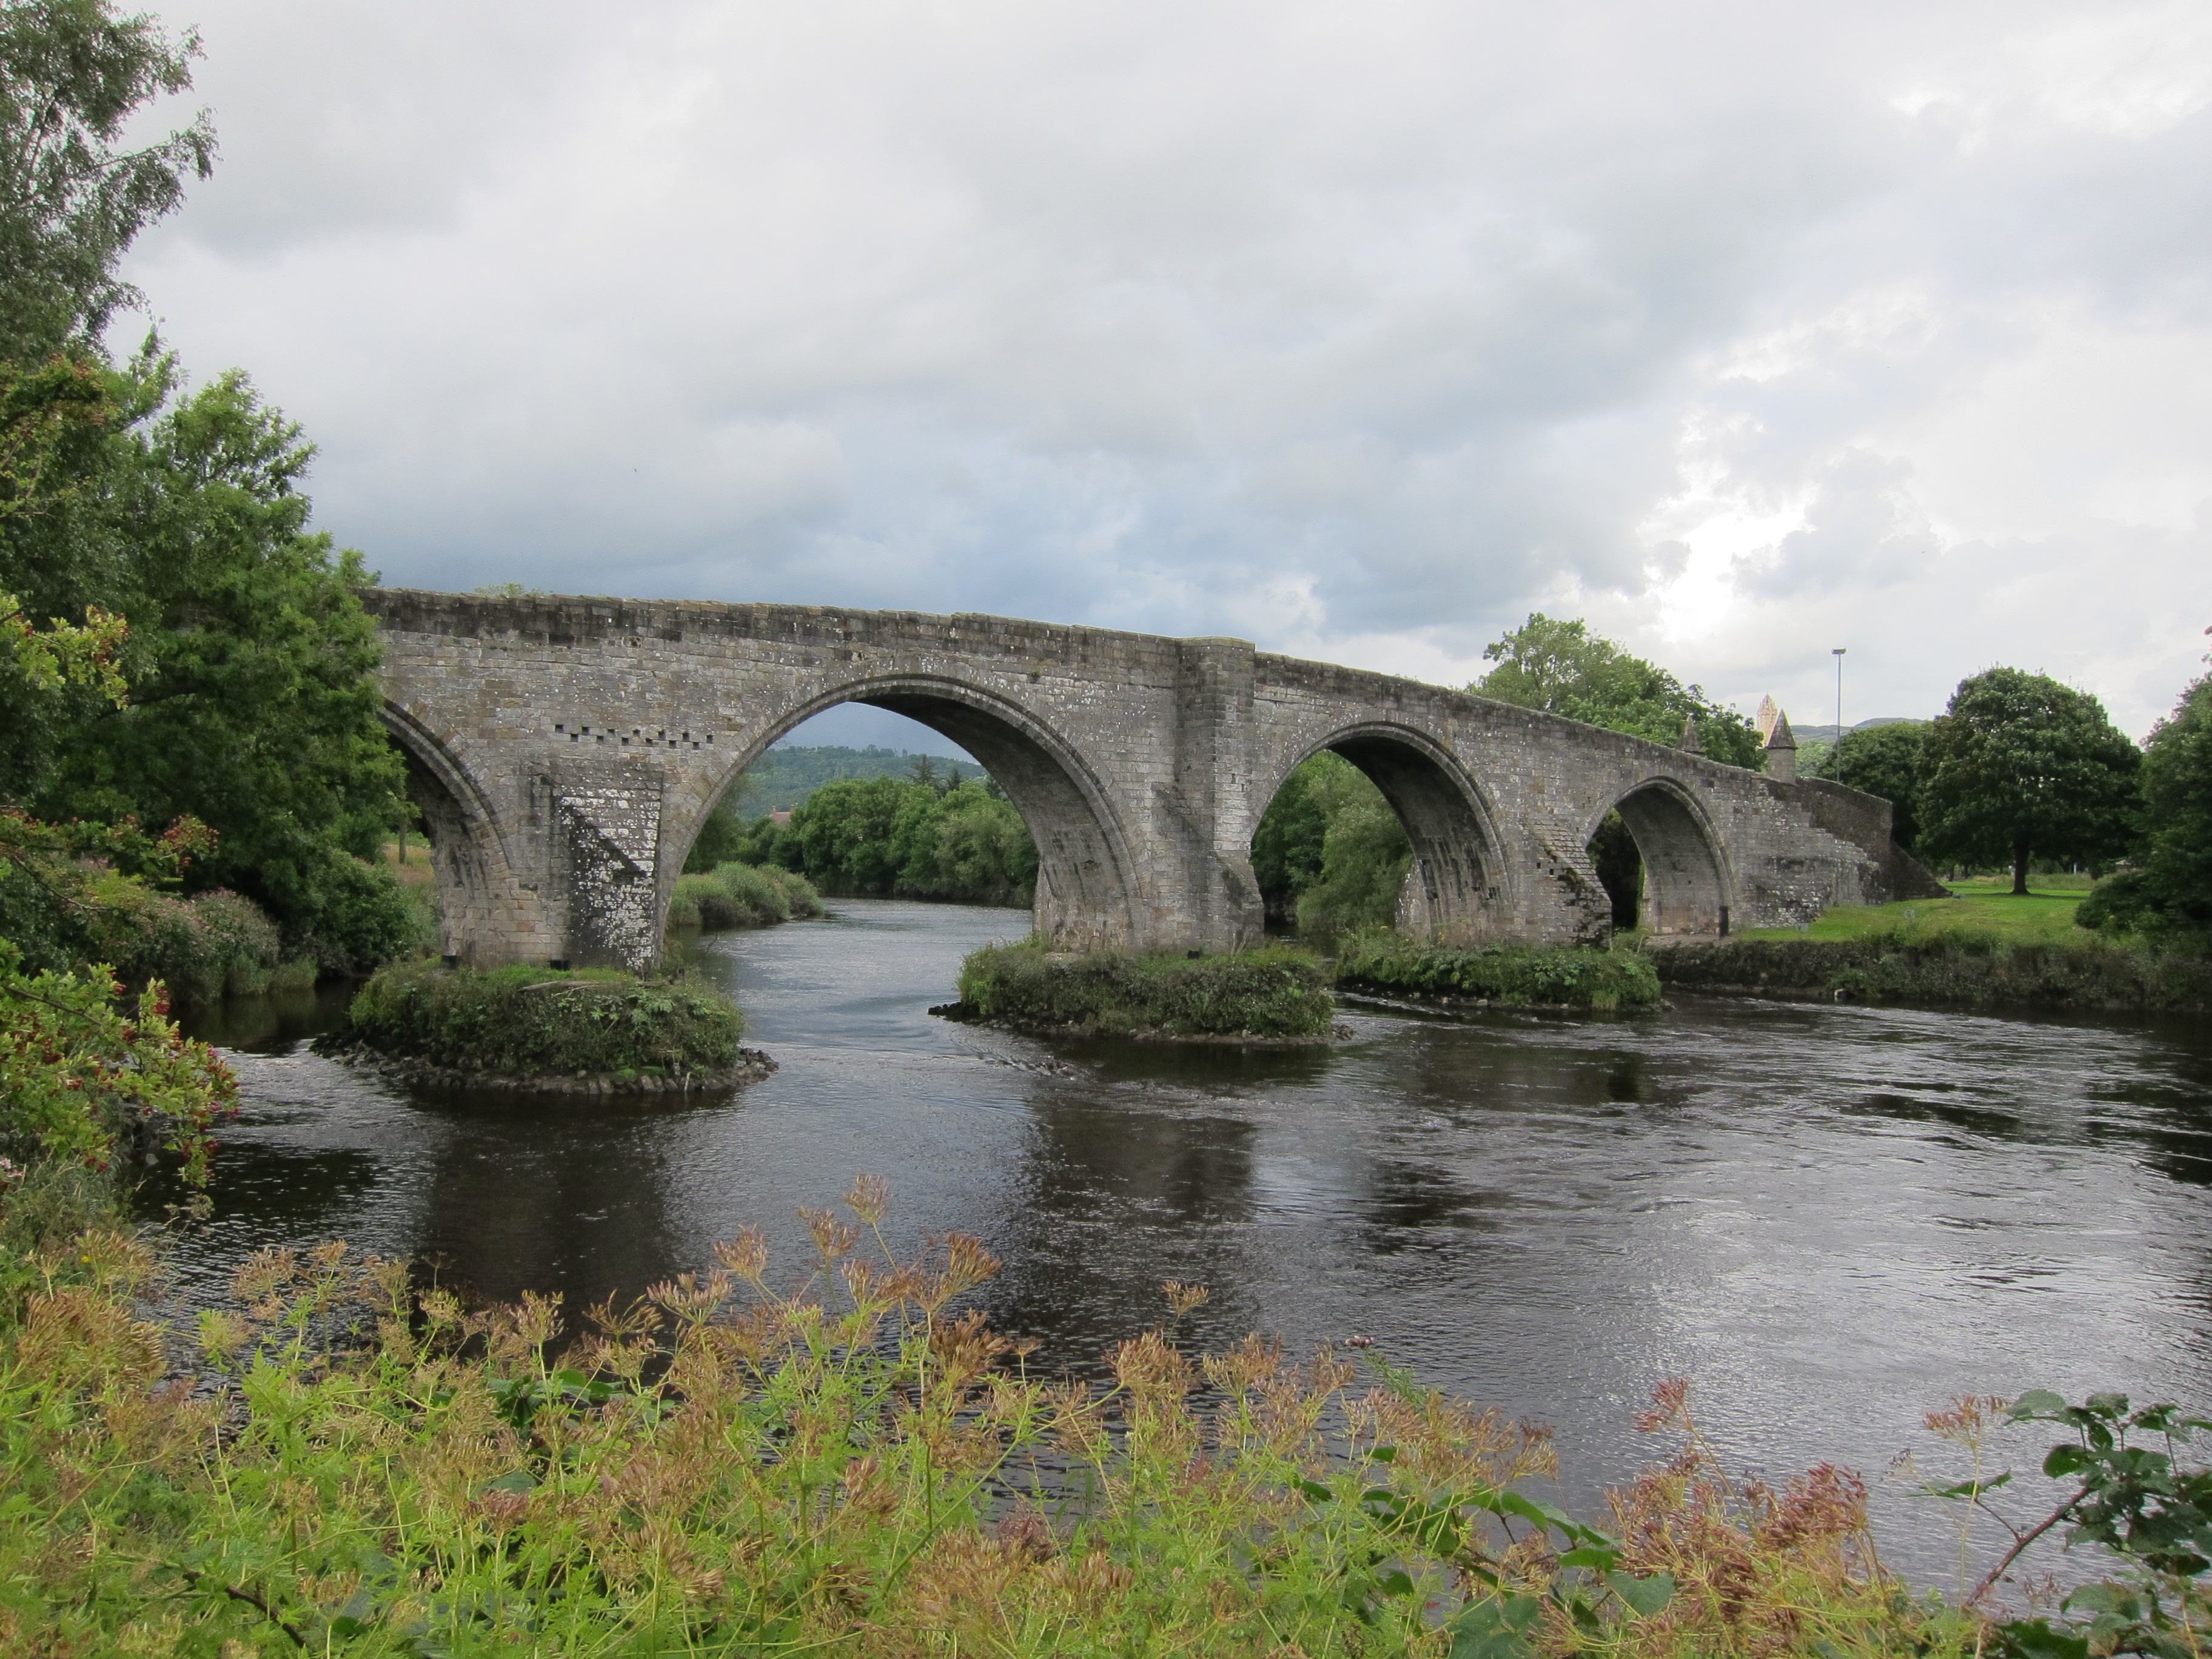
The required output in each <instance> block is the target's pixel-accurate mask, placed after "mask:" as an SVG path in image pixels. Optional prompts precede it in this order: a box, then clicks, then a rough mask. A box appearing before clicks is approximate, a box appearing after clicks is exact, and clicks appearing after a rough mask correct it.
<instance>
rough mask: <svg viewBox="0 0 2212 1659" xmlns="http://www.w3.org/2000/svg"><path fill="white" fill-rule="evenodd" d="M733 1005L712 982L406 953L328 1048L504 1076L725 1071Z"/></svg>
mask: <svg viewBox="0 0 2212 1659" xmlns="http://www.w3.org/2000/svg"><path fill="white" fill-rule="evenodd" d="M743 1035H744V1015H743V1014H742V1013H740V1012H738V1006H737V1004H735V1003H734V1002H732V1001H731V1000H729V999H728V998H727V997H726V996H724V995H722V994H720V992H718V991H714V990H711V989H709V988H708V987H705V986H702V985H697V984H693V983H690V982H688V981H668V980H641V979H639V978H637V977H636V976H635V975H631V974H626V973H623V972H620V971H618V970H617V969H611V968H589V969H577V970H574V971H573V972H564V971H558V970H556V969H547V968H532V967H525V966H518V967H511V968H494V969H467V968H447V967H444V966H442V965H441V964H440V963H437V962H435V961H417V962H410V963H398V964H395V965H394V966H392V967H390V968H386V969H384V970H383V971H382V972H380V973H379V974H377V975H375V977H374V978H373V979H371V980H370V981H368V984H366V985H364V986H362V988H361V990H360V992H359V993H358V994H356V996H355V998H354V1000H353V1006H352V1008H351V1010H350V1011H349V1013H348V1015H347V1018H346V1024H345V1025H344V1026H343V1027H342V1028H341V1029H340V1030H337V1031H336V1032H334V1033H332V1034H331V1038H330V1039H329V1042H330V1044H331V1046H332V1047H343V1046H346V1045H349V1044H360V1045H362V1046H365V1047H366V1048H369V1049H371V1050H373V1051H374V1052H375V1053H377V1054H383V1055H386V1056H392V1057H396V1058H400V1059H405V1060H416V1061H421V1062H424V1063H426V1064H428V1065H429V1066H438V1067H443V1068H447V1069H449V1070H452V1071H455V1072H461V1073H471V1074H475V1073H483V1074H489V1075H494V1076H500V1077H507V1078H525V1079H527V1078H544V1077H560V1076H566V1077H571V1078H573V1077H576V1076H579V1075H580V1076H584V1077H588V1078H613V1079H667V1078H679V1079H680V1078H685V1077H691V1076H697V1077H701V1078H707V1079H712V1078H716V1077H720V1076H724V1075H726V1074H728V1073H730V1072H731V1070H732V1067H733V1066H736V1065H737V1064H738V1060H739V1057H740V1056H739V1052H738V1038H739V1037H740V1036H743Z"/></svg>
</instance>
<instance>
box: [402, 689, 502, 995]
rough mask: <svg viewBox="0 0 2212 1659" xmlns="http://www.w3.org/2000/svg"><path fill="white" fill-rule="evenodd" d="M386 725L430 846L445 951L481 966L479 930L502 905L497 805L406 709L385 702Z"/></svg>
mask: <svg viewBox="0 0 2212 1659" xmlns="http://www.w3.org/2000/svg"><path fill="white" fill-rule="evenodd" d="M384 726H385V730H386V732H389V733H390V735H391V737H392V746H393V747H394V748H396V749H398V751H399V757H400V763H401V764H402V766H403V767H404V769H405V772H406V795H407V801H408V804H409V805H411V806H412V807H414V809H415V811H416V814H417V816H418V817H420V819H421V821H422V835H423V838H424V840H426V841H427V842H429V845H430V862H431V868H432V870H433V871H434V872H435V876H436V879H437V885H438V933H439V940H438V948H439V950H440V951H441V952H442V953H443V954H444V955H445V956H447V957H450V958H453V959H454V960H458V961H464V962H469V963H475V962H477V960H478V958H479V957H480V956H482V955H483V952H481V951H479V950H478V948H477V947H478V943H479V940H478V937H477V936H478V933H480V932H481V931H482V924H483V922H484V921H486V920H487V919H488V918H489V916H490V915H491V914H492V911H493V909H494V908H495V904H494V892H495V885H494V881H493V873H492V872H493V865H494V863H495V861H497V860H498V858H499V852H498V845H497V841H498V837H497V832H496V829H495V825H494V824H493V823H492V820H491V812H490V808H489V805H488V804H487V803H486V802H485V801H484V799H483V796H482V793H481V792H480V791H479V790H478V789H477V787H476V785H475V784H474V782H473V781H471V779H470V777H469V775H468V774H467V773H466V772H465V770H464V769H462V768H461V766H460V765H459V763H458V762H456V761H455V760H454V759H453V757H452V756H451V755H450V754H448V753H447V750H446V747H445V745H444V744H441V743H440V742H439V741H438V739H437V738H436V737H435V736H434V735H433V734H432V733H431V732H429V731H428V729H427V728H426V727H424V726H422V724H421V723H420V722H419V721H417V720H415V719H414V718H413V717H412V716H410V714H407V712H406V711H405V710H404V709H402V708H398V707H397V706H396V705H392V704H386V707H385V709H384ZM485 960H487V961H489V957H485Z"/></svg>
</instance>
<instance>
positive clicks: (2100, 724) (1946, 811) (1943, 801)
mask: <svg viewBox="0 0 2212 1659" xmlns="http://www.w3.org/2000/svg"><path fill="white" fill-rule="evenodd" d="M1924 741H1925V745H1926V746H1925V749H1924V750H1923V765H1922V769H1921V773H1920V776H1921V788H1922V793H1921V799H1920V833H1919V840H1920V842H1921V843H1922V845H1923V847H1924V848H1926V849H1927V850H1929V852H1930V853H1932V854H1934V855H1935V856H1936V857H1938V858H1948V859H1955V860H1960V862H1963V863H1968V864H2002V863H2009V864H2010V865H2011V866H2012V890H2013V891H2014V892H2015V893H2019V894H2025V893H2026V892H2027V866H2028V862H2029V860H2031V859H2033V858H2038V857H2041V858H2046V859H2081V860H2088V861H2092V862H2093V861H2096V860H2103V859H2107V858H2112V857H2115V856H2117V855H2118V854H2120V853H2121V852H2123V851H2124V849H2125V848H2126V847H2127V845H2128V842H2129V840H2130V836H2132V834H2133V831H2134V827H2135V820H2136V799H2137V787H2136V781H2137V780H2136V775H2137V773H2138V772H2139V770H2140V769H2141V767H2142V752H2141V751H2140V750H2137V749H2136V746H2135V744H2132V743H2130V742H2129V741H2128V739H2127V738H2126V736H2125V735H2124V733H2122V732H2119V731H2118V730H2117V729H2115V728H2114V726H2113V725H2112V721H2111V720H2107V719H2106V716H2105V709H2104V705H2103V704H2101V703H2100V702H2098V701H2097V700H2096V698H2094V697H2093V696H2089V695H2088V694H2087V692H2083V691H2076V690H2074V689H2073V688H2072V687H2070V686H2066V685H2062V684H2059V683H2058V682H2057V680H2054V679H2051V678H2048V677H2047V676H2045V675H2042V674H2027V673H2023V672H2021V671H2020V670H2019V669H2016V668H1991V669H1989V670H1986V671H1984V672H1982V673H1979V674H1976V675H1974V676H1972V678H1967V679H1965V680H1961V681H1960V683H1959V689H1958V690H1957V691H1955V692H1954V693H1953V694H1952V697H1951V702H1950V706H1949V708H1948V709H1947V710H1946V711H1945V712H1944V713H1943V714H1942V715H1940V716H1938V717H1937V719H1936V721H1935V723H1934V724H1933V725H1932V726H1929V728H1928V732H1927V735H1926V738H1925V739H1924Z"/></svg>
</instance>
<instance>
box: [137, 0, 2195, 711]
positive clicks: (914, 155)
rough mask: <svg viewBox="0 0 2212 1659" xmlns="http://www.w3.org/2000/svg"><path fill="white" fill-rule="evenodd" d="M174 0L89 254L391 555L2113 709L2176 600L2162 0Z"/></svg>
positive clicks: (1734, 688) (632, 582) (2186, 170)
mask: <svg viewBox="0 0 2212 1659" xmlns="http://www.w3.org/2000/svg"><path fill="white" fill-rule="evenodd" d="M164 15H165V16H166V18H167V21H169V23H170V24H171V25H172V26H173V27H182V26H185V25H188V24H197V26H198V27H200V29H201V31H202V33H203V34H204V40H205V46H206V58H205V60H204V63H203V64H201V65H200V67H199V70H198V85H197V89H196V91H195V92H194V93H193V94H191V95H190V96H189V97H188V98H187V99H186V100H184V103H183V105H182V106H180V107H179V109H177V110H174V111H172V112H171V114H172V118H173V117H174V116H175V115H177V114H180V113H182V112H185V111H187V110H188V109H189V108H191V107H195V106H200V105H204V106H208V107H210V109H211V110H212V111H213V112H214V116H215V120H216V126H217V129H218V131H219V133H220V136H221V139H222V161H221V164H220V166H219V167H218V170H217V173H216V177H215V179H213V180H211V181H210V182H209V183H207V184H204V185H200V186H198V187H197V189H196V190H195V191H194V192H193V194H192V196H191V200H190V202H189V204H188V205H187V206H186V207H185V210H183V211H182V212H181V213H180V214H179V215H178V216H176V217H175V218H173V220H171V221H169V222H167V223H166V224H165V225H163V226H162V227H161V228H159V229H157V230H156V231H155V232H154V233H153V234H149V236H148V237H146V238H145V239H144V240H143V242H142V243H141V245H140V246H139V249H138V250H137V253H136V254H135V255H134V257H133V261H132V270H131V274H132V276H133V277H134V278H135V280H137V282H138V283H140V284H141V285H142V286H143V288H144V289H145V290H146V292H147V294H148V295H149V301H150V306H151V309H152V311H153V313H155V315H156V316H157V317H158V318H159V319H160V322H161V329H162V331H163V332H164V334H165V335H166V336H167V338H168V340H169V341H170V342H171V343H172V344H173V345H174V346H175V347H176V348H177V349H179V351H180V352H181V353H182V354H183V356H184V357H185V362H186V365H187V367H188V368H189V369H190V370H191V372H192V373H193V374H197V375H201V376H205V375H208V374H213V373H215V372H216V371H218V370H220V369H222V368H227V367H229V366H232V365H238V366H241V367H243V368H246V369H247V370H248V371H249V372H250V373H251V374H252V375H253V377H254V378H255V380H257V382H258V384H259V385H260V386H261V387H262V388H263V389H264V392H266V393H267V394H268V395H269V397H270V398H271V399H273V400H274V401H275V402H276V403H278V404H281V405H282V406H283V408H284V409H285V410H287V411H288V412H289V413H290V414H291V415H292V416H295V418H297V419H299V420H300V421H301V422H304V423H305V425H306V427H307V432H308V435H309V436H310V437H311V438H313V440H314V441H316V442H317V443H318V444H319V446H320V447H321V458H320V459H319V462H318V464H317V466H316V469H315V471H314V474H313V490H314V494H315V497H316V502H317V517H318V521H319V524H321V525H322V526H324V527H325V528H327V529H329V530H331V531H332V532H335V533H336V534H337V537H338V538H339V539H340V540H341V541H342V542H343V543H345V544H350V545H354V546H358V547H360V548H362V550H364V551H365V552H366V553H367V554H368V558H369V561H370V562H371V564H372V565H374V566H375V567H377V568H380V569H381V570H382V571H383V573H384V576H385V579H386V580H387V581H390V582H393V583H404V584H410V585H416V586H431V587H444V588H459V587H470V586H477V585H479V584H483V583H489V582H496V581H506V580H516V581H521V582H525V583H527V584H530V585H532V586H539V587H544V588H549V589H552V590H555V591H558V592H600V593H622V594H630V595H640V596H668V597H683V598H699V599H770V600H789V601H796V602H804V603H820V604H832V605H854V606H879V607H906V608H912V609H917V610H924V611H994V612H999V613H1001V614H1006V615H1012V616H1018V617H1038V618H1043V619H1047V620H1050V621H1055V622H1079V623H1095V624H1098V625H1102V626H1107V627H1115V628H1133V629H1146V630H1148V631H1157V632H1161V633H1169V634H1180V635H1199V634H1233V635H1242V636H1244V637H1247V638H1249V639H1252V640H1255V641H1258V642H1259V644H1260V645H1261V647H1262V648H1264V649H1272V650H1279V651H1288V652H1292V653H1298V654H1301V655H1306V656H1313V657H1320V658H1324V659H1329V660H1333V661H1339V662H1347V663H1353V664H1358V665H1364V666H1368V667H1375V668H1383V669H1388V670H1391V671H1398V672H1402V673H1410V674H1413V675H1417V676H1419V677H1421V678H1428V679H1433V680H1437V681H1441V682H1444V683H1447V684H1463V683H1465V682H1466V681H1467V680H1468V679H1470V678H1474V676H1475V675H1477V674H1479V673H1480V671H1481V669H1482V666H1483V665H1482V662H1481V659H1480V658H1481V648H1482V646H1483V645H1484V643H1485V642H1486V641H1489V640H1491V639H1493V638H1495V637H1496V636H1497V635H1498V634H1499V633H1500V632H1501V631H1502V630H1503V629H1505V628H1506V627H1509V626H1510V625H1512V624H1514V623H1517V622H1518V621H1519V620H1520V619H1521V618H1522V617H1523V616H1524V615H1525V614H1526V613H1528V611H1532V610H1542V611H1547V612H1550V613H1552V614H1553V615H1568V616H1587V617H1589V619H1590V621H1591V622H1592V623H1593V624H1594V625H1595V626H1596V627H1598V628H1600V629H1602V630H1603V631H1605V632H1607V633H1609V634H1612V635H1614V636H1615V637H1618V638H1620V639H1621V640H1623V641H1626V642H1627V643H1628V644H1630V645H1631V646H1632V647H1633V648H1635V649H1637V650H1638V651H1641V652H1643V653H1646V654H1649V655H1650V656H1652V657H1653V658H1655V659H1657V660H1659V661H1662V662H1663V663H1665V664H1667V665H1668V666H1670V667H1672V668H1674V669H1675V670H1676V671H1678V672H1680V673H1681V674H1682V675H1683V676H1684V677H1685V678H1690V679H1694V680H1699V681H1702V682H1703V683H1704V684H1705V685H1706V687H1707V688H1708V690H1711V691H1713V692H1715V693H1717V694H1718V695H1720V696H1723V697H1727V698H1733V699H1735V700H1736V701H1738V702H1741V704H1742V705H1743V706H1744V707H1745V708H1747V709H1748V708H1750V707H1751V706H1752V705H1753V704H1754V703H1756V702H1757V701H1758V699H1759V696H1760V695H1761V694H1762V693H1765V692H1769V691H1771V692H1772V693H1774V694H1775V695H1776V696H1777V697H1778V698H1779V699H1780V700H1781V701H1782V702H1784V705H1785V706H1786V707H1787V708H1789V709H1790V712H1791V714H1792V716H1793V718H1794V719H1795V720H1797V721H1798V723H1800V724H1802V725H1813V724H1818V723H1821V722H1825V721H1826V720H1830V719H1832V702H1833V697H1834V682H1833V659H1832V658H1831V656H1830V655H1829V650H1830V647H1833V646H1839V645H1840V646H1845V647H1849V649H1850V657H1849V659H1848V661H1849V665H1848V671H1847V678H1846V683H1845V690H1844V696H1845V708H1844V714H1845V718H1846V719H1847V720H1857V719H1860V718H1863V717H1865V716H1869V715H1875V714H1912V715H1918V714H1932V713H1935V712H1936V711H1937V710H1939V709H1940V708H1941V707H1942V703H1943V701H1944V699H1945V698H1946V697H1947V696H1948V694H1949V692H1950V690H1951V688H1952V687H1953V685H1954V684H1955V683H1956V682H1957V681H1958V679H1959V678H1960V676H1962V675H1964V674H1966V673H1969V672H1972V671H1974V670H1976V669H1979V668H1983V667H1986V666H1988V665H1990V664H1993V663H2008V664H2012V665H2017V666H2020V667H2024V668H2029V669H2040V670H2042V671H2046V672H2049V673H2052V674H2055V675H2057V676H2059V677H2061V678H2064V679H2066V680H2068V681H2069V682H2071V683H2073V684H2077V685H2080V686H2081V687H2083V688H2085V689H2087V690H2093V691H2094V692H2095V693H2097V694H2098V695H2099V696H2101V697H2103V698H2104V699H2105V701H2106V705H2107V707H2108V708H2110V709H2111V710H2112V714H2113V715H2114V717H2115V718H2116V719H2118V720H2119V721H2120V723H2121V724H2122V725H2123V726H2126V727H2127V728H2128V729H2129V730H2130V732H2135V733H2136V734H2138V735H2140V734H2141V733H2142V732H2144V731H2145V730H2147V729H2148V726H2149V725H2150V723H2151V722H2152V721H2153V720H2154V719H2155V718H2157V716H2158V715H2159V714H2161V713H2163V712H2164V711H2165V710H2166V709H2167V708H2170V707H2171V706H2172V702H2174V700H2175V697H2176V696H2177V694H2178V693H2179V690H2180V688H2181V686H2182V685H2183V684H2184V683H2185V681H2186V680H2187V679H2188V678H2190V677H2191V675H2192V674H2194V673H2195V672H2197V671H2198V664H2199V659H2200V657H2201V655H2202V653H2203V651H2204V649H2205V647H2206V646H2207V644H2208V643H2212V641H2207V640H2206V639H2205V638H2204V636H2203V630H2204V629H2205V627H2206V625H2207V624H2208V623H2212V110H2209V109H2208V105H2212V5H2208V4H2207V3H2205V0H2195V3H2185V4H2176V5H2153V6H2147V7H2140V8H2136V7H2129V6H2125V5H2115V4H2112V3H2110V0H2106V3H2102V4H2093V5H2092V4H2079V5H2076V4H2039V3H2035V0H2002V3H1986V4H1942V3H1931V0H1911V3H1910V4H1887V3H1882V0H1853V3H1850V4H1848V5H1844V4H1822V5H1811V4H1794V5H1793V4H1777V3H1774V0H1762V3H1757V4H1750V3H1747V4H1741V5H1735V6H1729V5H1695V4H1679V3H1653V0H1633V3H1622V4H1618V5H1604V4H1585V3H1574V0H1568V3H1559V0H1553V3H1549V4H1546V5H1541V6H1534V5H1529V4H1528V3H1525V0H1519V3H1515V4H1512V5H1499V4H1483V3H1468V0H1453V3H1437V4H1425V3H1401V0H1361V3H1358V4H1356V5H1355V4H1337V5H1326V6H1325V5H1316V4H1309V3H1303V0H1266V3H1252V4H1208V3H1203V0H1200V3H1196V4H1194V3H1192V0H1175V3H1171V4H1165V3H1153V0H1115V3H1113V4H1110V5H1108V4H1091V5H1081V6H1078V5H1066V4H1062V5H1049V4H1048V5H1040V4H1037V3H1036V0H1025V3H1018V4H1016V3H1003V4H1002V3H958V4H931V3H926V0H900V3H896V4H874V3H854V0H806V3H804V4H800V3H787V4H781V5H770V4H764V3H745V0H722V3H698V0H657V3H656V0H642V3H640V0H633V3H631V4H629V5H628V6H625V7H623V8H619V9H617V8H614V7H609V6H605V5H591V6H584V5H570V4H562V3H558V0H532V3H529V4H503V3H494V0H471V3H466V4H455V3H453V0H444V3H440V4H435V5H434V4H428V3H413V0H375V3H374V4H368V3H355V0H316V3H314V4H312V5H303V4H301V3H298V0H283V3H276V0H178V4H177V5H176V6H174V7H173V8H172V9H168V10H167V11H166V12H165V13H164ZM126 326H143V320H142V321H141V322H139V323H137V324H136V325H128V324H127V325H126ZM118 343H129V342H126V341H121V340H118Z"/></svg>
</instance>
